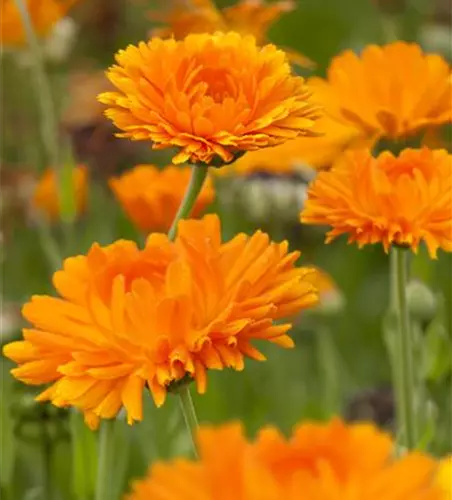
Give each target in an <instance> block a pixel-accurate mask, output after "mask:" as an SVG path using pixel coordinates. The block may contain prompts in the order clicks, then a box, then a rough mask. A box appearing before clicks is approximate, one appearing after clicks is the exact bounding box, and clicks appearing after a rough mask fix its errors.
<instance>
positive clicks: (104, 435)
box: [95, 419, 115, 500]
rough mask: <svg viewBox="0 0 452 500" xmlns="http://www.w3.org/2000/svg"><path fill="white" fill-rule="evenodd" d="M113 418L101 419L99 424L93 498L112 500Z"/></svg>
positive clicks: (96, 499)
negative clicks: (94, 493)
mask: <svg viewBox="0 0 452 500" xmlns="http://www.w3.org/2000/svg"><path fill="white" fill-rule="evenodd" d="M114 431H115V420H114V419H108V420H107V419H106V420H103V421H102V423H101V426H100V431H99V432H100V435H99V449H98V457H99V458H98V462H97V481H96V496H95V500H114V499H113V498H112V496H111V492H110V487H111V485H112V482H113V481H112V474H113V463H114V460H115V456H114V451H115V450H114Z"/></svg>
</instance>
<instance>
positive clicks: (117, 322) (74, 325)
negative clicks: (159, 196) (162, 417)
mask: <svg viewBox="0 0 452 500" xmlns="http://www.w3.org/2000/svg"><path fill="white" fill-rule="evenodd" d="M298 256H299V253H298V252H292V253H288V245H287V242H283V243H273V242H271V241H270V240H269V237H268V236H267V235H266V234H264V233H262V232H260V231H258V232H257V233H255V234H254V235H253V236H250V237H249V236H246V235H245V234H239V235H237V236H235V237H234V238H233V239H232V240H231V241H229V242H227V243H222V241H221V229H220V222H219V219H218V217H217V216H216V215H208V216H205V217H204V218H203V219H202V220H200V221H195V220H186V221H182V222H180V223H179V227H178V235H177V238H176V240H175V242H171V241H170V240H169V239H168V237H167V236H166V235H164V234H160V233H153V234H152V235H151V236H149V238H148V240H147V243H146V246H145V248H144V249H142V250H140V249H138V248H137V246H136V244H135V243H133V242H131V241H123V240H122V241H118V242H116V243H114V244H112V245H110V246H107V247H103V248H102V247H100V246H99V245H97V244H94V245H93V246H92V248H91V250H90V251H89V252H88V254H87V255H86V256H84V255H79V256H77V257H72V258H69V259H66V261H65V263H64V267H63V270H61V271H58V272H57V273H55V275H54V285H55V288H56V289H57V291H58V294H59V295H60V297H58V298H56V297H49V296H34V297H33V298H32V300H31V302H29V303H28V304H26V305H25V306H24V308H23V314H24V316H25V318H26V319H27V320H28V321H29V322H30V323H31V325H32V327H31V328H27V329H25V330H24V332H23V335H24V340H22V341H19V342H13V343H11V344H9V345H7V346H6V347H5V348H4V353H5V355H6V356H7V357H9V358H11V359H12V360H14V361H15V362H17V363H18V364H19V367H18V368H15V369H13V371H12V373H13V375H14V376H15V377H16V378H18V379H19V380H21V381H23V382H25V383H28V384H36V385H39V384H46V383H51V384H52V385H51V386H50V387H49V388H48V389H46V390H45V391H44V392H43V393H42V394H41V395H40V396H39V397H38V400H40V401H45V400H50V401H52V402H53V403H54V404H55V405H57V406H68V405H73V406H75V407H78V408H80V409H81V410H83V411H84V412H85V416H86V420H87V422H88V424H89V425H91V426H92V427H95V426H96V425H97V423H98V418H99V417H100V418H111V417H114V416H115V415H116V414H117V412H118V411H119V409H120V408H121V407H123V406H124V407H125V409H126V411H127V414H128V421H129V423H132V422H133V421H135V420H141V418H142V397H143V396H142V392H143V389H144V387H145V386H146V385H147V386H148V388H149V389H150V391H151V393H152V396H153V398H154V400H155V403H156V404H157V405H158V406H160V405H162V404H163V403H164V401H165V398H166V394H167V390H168V387H169V386H170V385H171V384H172V383H173V382H175V381H178V380H181V379H183V378H185V377H192V378H194V379H195V381H196V385H197V389H198V391H199V392H200V393H203V392H204V391H205V390H206V384H207V370H209V369H210V370H222V369H223V368H226V367H231V368H233V369H235V370H242V369H243V367H244V360H245V358H246V357H249V358H252V359H255V360H264V359H265V357H264V356H263V355H262V353H261V352H259V351H258V350H257V349H256V347H254V345H253V341H254V340H256V339H261V340H268V341H270V342H272V343H274V344H277V345H279V346H282V347H291V346H292V345H293V341H292V339H291V338H290V337H289V336H288V335H287V332H288V330H289V329H290V327H291V324H290V323H288V322H287V321H283V322H281V321H278V322H277V323H276V321H277V320H282V319H283V318H286V317H287V316H289V315H292V314H294V313H297V312H299V311H301V310H302V309H304V308H307V307H309V306H312V305H315V304H316V303H317V300H318V294H317V290H316V288H315V286H313V285H312V283H311V281H312V279H311V281H308V279H307V276H309V275H310V274H311V273H314V272H315V271H314V270H313V269H306V268H297V267H295V266H294V262H295V261H296V260H297V258H298Z"/></svg>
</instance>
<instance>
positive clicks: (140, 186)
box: [110, 165, 214, 231]
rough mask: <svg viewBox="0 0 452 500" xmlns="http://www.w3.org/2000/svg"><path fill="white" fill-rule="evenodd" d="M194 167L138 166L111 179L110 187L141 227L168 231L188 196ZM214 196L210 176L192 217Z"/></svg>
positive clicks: (149, 229)
mask: <svg viewBox="0 0 452 500" xmlns="http://www.w3.org/2000/svg"><path fill="white" fill-rule="evenodd" d="M192 168H205V167H192ZM192 168H190V167H185V168H183V167H173V166H169V167H166V168H164V169H162V170H161V169H159V168H157V167H155V166H154V165H137V166H136V167H135V168H133V169H132V170H129V171H127V172H125V173H124V174H123V175H122V176H121V177H117V178H112V179H110V186H111V188H112V190H113V192H114V193H115V195H116V197H117V198H118V200H119V202H120V203H121V205H122V207H123V208H124V210H125V212H126V213H127V215H128V216H129V217H130V219H131V220H132V222H133V223H134V224H135V225H136V226H138V228H140V229H141V230H142V231H168V229H169V228H170V227H171V224H172V221H173V220H174V217H175V216H176V213H177V210H178V208H179V205H180V204H181V202H182V200H183V198H184V195H185V192H186V190H187V187H188V184H189V182H190V175H191V170H192ZM213 198H214V189H213V186H212V182H211V180H210V178H207V179H206V182H205V183H204V186H203V188H202V189H201V192H200V193H199V196H198V197H197V199H196V202H195V205H194V207H193V211H192V214H191V215H192V217H197V216H198V215H199V214H200V213H201V212H202V211H203V210H204V209H205V208H206V207H207V205H209V204H210V203H211V202H212V201H213Z"/></svg>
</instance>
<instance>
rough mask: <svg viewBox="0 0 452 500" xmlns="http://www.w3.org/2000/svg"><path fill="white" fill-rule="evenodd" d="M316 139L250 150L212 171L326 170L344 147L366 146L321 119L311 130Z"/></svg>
mask: <svg viewBox="0 0 452 500" xmlns="http://www.w3.org/2000/svg"><path fill="white" fill-rule="evenodd" d="M313 131H314V132H317V133H318V134H319V136H318V137H317V136H315V137H300V138H299V139H294V140H293V141H287V142H285V143H284V144H281V145H280V146H275V147H273V148H268V149H262V150H258V151H252V152H250V153H247V154H246V155H244V156H242V157H241V158H239V159H238V160H237V161H236V162H234V163H233V164H232V165H231V167H230V168H227V169H220V170H218V171H216V172H217V173H218V174H219V175H228V174H242V175H248V174H252V173H255V172H268V173H271V174H285V173H296V172H299V171H300V172H303V171H304V169H306V167H307V166H308V167H312V168H317V169H323V168H329V167H331V165H332V164H333V163H334V161H335V160H336V159H337V158H338V157H339V156H340V155H341V154H342V153H343V152H344V151H345V150H346V149H348V148H352V147H357V146H358V145H360V146H361V147H362V146H363V145H364V144H366V143H365V142H364V141H363V139H362V135H361V133H360V132H359V131H358V130H356V129H355V128H352V127H348V126H345V125H343V124H341V123H338V122H335V121H333V120H331V119H330V118H327V117H324V118H321V119H320V120H317V121H316V123H315V125H314V128H313Z"/></svg>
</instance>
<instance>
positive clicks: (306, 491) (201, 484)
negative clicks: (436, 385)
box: [126, 419, 446, 500]
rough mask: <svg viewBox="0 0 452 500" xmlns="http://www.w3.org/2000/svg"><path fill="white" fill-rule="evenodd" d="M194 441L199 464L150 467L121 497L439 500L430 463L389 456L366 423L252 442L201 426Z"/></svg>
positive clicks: (269, 434)
mask: <svg viewBox="0 0 452 500" xmlns="http://www.w3.org/2000/svg"><path fill="white" fill-rule="evenodd" d="M198 441H199V449H200V460H199V461H197V462H191V461H188V460H180V459H179V460H176V461H174V462H170V463H157V464H154V465H152V466H151V468H150V470H149V474H148V476H147V477H146V478H145V479H143V480H139V481H136V482H134V484H133V485H132V493H130V495H129V496H127V497H126V498H127V500H147V499H148V498H152V499H153V500H173V499H174V500H176V499H177V500H231V499H240V500H282V499H284V500H300V499H301V498H306V499H309V500H364V499H365V500H382V499H384V500H407V499H410V500H446V497H444V496H443V494H442V492H441V490H440V489H439V488H438V487H437V486H435V484H434V482H433V477H434V472H435V469H436V467H437V463H436V461H435V460H433V459H432V458H430V457H428V456H425V455H422V454H421V453H416V452H415V453H410V454H407V455H405V456H404V457H402V458H399V459H394V458H393V454H392V452H393V443H392V441H391V439H390V437H389V436H387V435H386V434H384V433H382V432H381V431H379V430H378V429H377V428H376V427H374V426H373V425H370V424H368V425H367V424H353V425H349V426H347V425H346V424H344V423H343V422H341V421H340V420H338V419H335V420H332V421H331V422H329V423H325V424H320V423H305V424H303V423H302V424H300V425H299V427H298V428H297V429H296V430H295V432H294V435H293V436H292V438H291V439H289V440H286V439H284V438H283V437H282V436H281V435H280V434H279V432H278V431H277V430H276V429H274V428H268V429H264V430H263V431H261V433H260V435H259V436H258V437H257V439H256V440H255V441H254V442H249V441H247V440H246V438H245V437H244V434H243V429H242V428H241V426H240V425H239V424H229V425H225V426H223V427H220V428H217V429H215V428H209V427H207V428H202V429H201V430H200V432H199V440H198ZM363 450H365V451H366V453H363Z"/></svg>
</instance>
